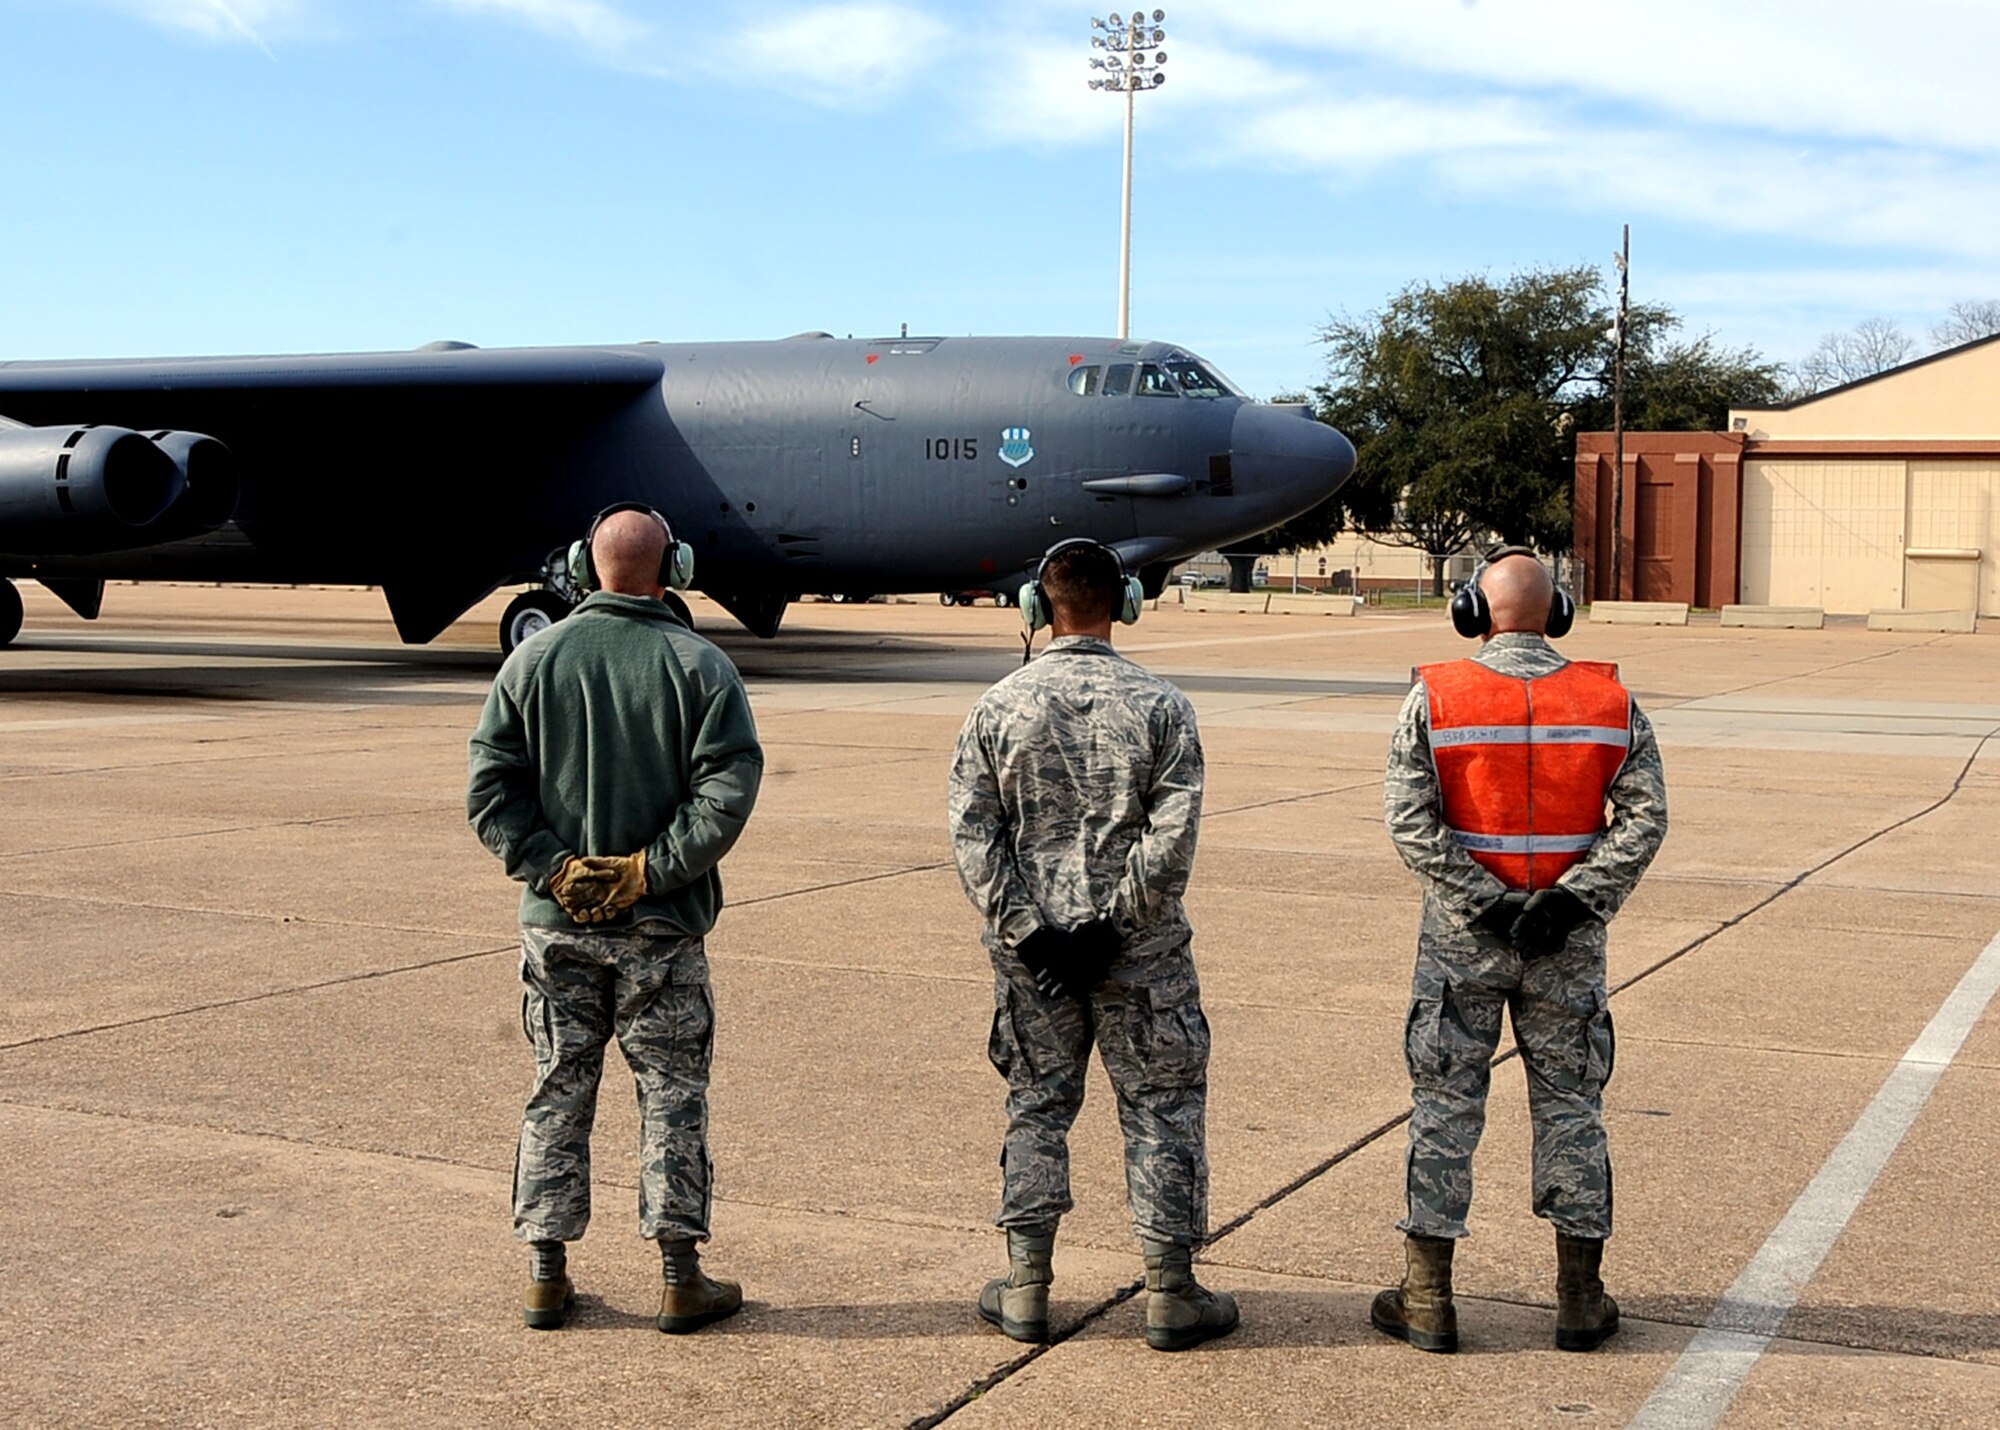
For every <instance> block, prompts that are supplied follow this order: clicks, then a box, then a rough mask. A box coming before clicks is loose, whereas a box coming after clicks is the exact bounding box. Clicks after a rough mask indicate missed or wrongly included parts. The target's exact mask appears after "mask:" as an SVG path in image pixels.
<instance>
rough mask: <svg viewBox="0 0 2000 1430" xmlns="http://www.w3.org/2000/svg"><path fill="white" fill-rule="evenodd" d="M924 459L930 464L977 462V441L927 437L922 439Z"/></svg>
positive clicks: (975, 439) (961, 438) (963, 438)
mask: <svg viewBox="0 0 2000 1430" xmlns="http://www.w3.org/2000/svg"><path fill="white" fill-rule="evenodd" d="M924 458H925V460H926V461H931V462H976V461H978V460H979V439H978V438H977V437H927V438H925V439H924Z"/></svg>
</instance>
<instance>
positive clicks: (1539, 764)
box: [1419, 660, 1632, 889]
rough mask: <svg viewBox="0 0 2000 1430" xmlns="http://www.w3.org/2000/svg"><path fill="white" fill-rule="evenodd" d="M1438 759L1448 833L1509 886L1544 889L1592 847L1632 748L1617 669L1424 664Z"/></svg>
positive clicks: (1627, 702)
mask: <svg viewBox="0 0 2000 1430" xmlns="http://www.w3.org/2000/svg"><path fill="white" fill-rule="evenodd" d="M1419 675H1420V677H1421V679H1422V680H1423V682H1424V686H1425V689H1426V692H1427V694H1428V696H1429V706H1430V724H1431V729H1430V744H1431V759H1432V761H1433V762H1434V763H1435V765H1436V767H1437V772H1438V788H1439V792H1440V794H1441V795H1442V796H1443V800H1444V822H1445V824H1446V826H1447V828H1448V829H1449V832H1450V834H1451V837H1452V838H1453V840H1454V841H1456V842H1457V843H1458V844H1459V846H1460V847H1462V848H1463V849H1465V851H1466V852H1467V853H1468V854H1470V855H1471V856H1472V857H1473V858H1474V859H1475V860H1476V861H1478V863H1479V864H1480V865H1481V866H1483V867H1484V868H1486V869H1487V870H1489V871H1491V872H1492V874H1493V875H1494V877H1495V878H1497V879H1499V880H1500V881H1501V882H1502V883H1503V884H1505V885H1507V887H1509V888H1510V889H1545V888H1547V887H1549V886H1550V885H1551V884H1553V883H1555V882H1556V880H1557V879H1559V878H1560V877H1561V876H1562V875H1563V873H1564V872H1565V871H1566V870H1568V869H1570V868H1571V867H1573V866H1574V865H1575V864H1576V863H1577V861H1578V860H1580V859H1582V858H1583V857H1584V855H1585V854H1587V853H1588V852H1589V851H1590V849H1591V847H1592V846H1593V845H1595V844H1596V842H1597V839H1598V836H1599V835H1600V834H1602V833H1603V830H1604V801H1605V796H1606V794H1607V793H1608V792H1609V790H1610V787H1611V781H1612V780H1613V779H1614V778H1615V777H1616V776H1617V773H1618V771H1619V769H1620V768H1621V767H1622V766H1623V764H1624V762H1625V757H1626V755H1627V753H1628V752H1629V751H1630V749H1631V744H1632V698H1631V696H1630V695H1628V694H1627V693H1626V691H1625V687H1624V686H1622V685H1620V684H1619V683H1618V675H1617V669H1616V667H1614V666H1609V665H1600V664H1596V663H1593V662H1588V661H1572V662H1570V663H1569V664H1567V665H1564V666H1563V667H1561V668H1560V669H1558V670H1555V671H1552V672H1550V673H1549V674H1548V675H1545V676H1538V677H1536V678H1534V679H1525V678H1522V677H1519V676H1512V675H1503V674H1501V673H1500V672H1499V671H1496V670H1493V669H1491V668H1489V667H1487V666H1484V665H1481V664H1480V663H1479V662H1477V661H1472V660H1458V661H1450V662H1447V663H1445V664H1442V665H1431V666H1424V667H1423V668H1422V669H1421V670H1420V671H1419Z"/></svg>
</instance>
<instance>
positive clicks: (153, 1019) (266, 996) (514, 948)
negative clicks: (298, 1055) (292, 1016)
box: [0, 943, 520, 1053]
mask: <svg viewBox="0 0 2000 1430" xmlns="http://www.w3.org/2000/svg"><path fill="white" fill-rule="evenodd" d="M519 951H520V945H519V944H515V943H510V944H506V945H503V946H502V947H500V948H482V949H477V950H475V951H473V952H471V953H453V954H447V955H445V956H444V957H442V958H432V959H426V960H424V961H423V962H421V963H403V964H397V965H396V966H395V967H393V968H371V969H368V970H366V971H365V972H361V973H347V974H342V975H341V976H340V977H338V978H324V979H321V980H320V981H318V982H316V983H300V984H295V985H293V986H292V987H289V988H268V989H266V990H264V991H263V992H262V993H245V994H244V995H242V996H241V997H239V998H218V999H216V1000H215V1001H214V1002H210V1003H197V1004H194V1005H192V1006H191V1007H186V1008H169V1009H166V1010H164V1011H162V1012H158V1013H145V1014H141V1015H140V1016H139V1017H136V1018H123V1019H120V1020H118V1021H116V1022H111V1023H97V1024H94V1025H92V1026H91V1027H88V1028H69V1029H65V1030H64V1031H63V1032H60V1033H44V1034H41V1035H40V1036H38V1037H33V1038H22V1039H21V1040H19V1041H18V1042H12V1043H0V1053H9V1052H14V1051H15V1050H17V1049H20V1048H32V1047H39V1046H41V1045H43V1044H46V1043H60V1042H63V1041H65V1040H67V1039H70V1038H82V1037H88V1036H89V1035H91V1034H92V1033H109V1032H114V1031H116V1030H118V1029H120V1028H136V1027H139V1026H141V1025H142V1024H146V1023H164V1022H167V1021H168V1020H170V1019H174V1018H187V1017H192V1016H193V1015H194V1014H196V1013H213V1012H215V1011H216V1010H217V1009H220V1008H240V1007H242V1006H243V1005H244V1004H246V1003H263V1002H268V1001H269V1000H271V999H273V998H291V997H296V996H297V995H299V994H301V993H315V992H318V991H319V990H320V989H322V988H338V987H341V986H343V985H345V984H350V983H367V982H370V981H371V980H374V979H378V978H394V977H397V976H398V975H400V974H405V973H420V972H422V971H424V970H425V969H430V968H443V967H445V966H447V965H449V964H453V963H467V962H470V961H471V960H473V959H475V958H492V957H494V956H495V955H497V954H502V953H517V952H519Z"/></svg>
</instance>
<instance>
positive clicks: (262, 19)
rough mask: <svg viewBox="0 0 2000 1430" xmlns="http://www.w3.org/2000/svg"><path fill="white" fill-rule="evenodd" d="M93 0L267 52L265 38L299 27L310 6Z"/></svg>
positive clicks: (294, 0)
mask: <svg viewBox="0 0 2000 1430" xmlns="http://www.w3.org/2000/svg"><path fill="white" fill-rule="evenodd" d="M93 3H95V4H98V5H102V6H106V7H108V8H110V9H113V10H122V11H124V12H125V13H127V14H129V15H136V16H138V17H139V18H140V19H142V20H145V21H148V22H150V23H151V24H155V25H159V26H162V27H163V28H166V29H170V30H181V31H184V32H185V33H187V34H190V35H194V36H196V37H198V38H200V39H203V40H208V41H210V42H211V43H218V44H248V45H254V46H256V47H257V48H258V49H260V50H262V51H263V52H264V53H265V54H267V55H268V54H270V53H271V48H270V44H269V41H271V40H274V39H280V38H285V37H288V36H290V35H292V34H293V33H295V32H297V31H299V30H300V29H302V28H303V27H304V25H305V22H307V20H308V19H309V10H310V6H309V5H308V3H307V0H93Z"/></svg>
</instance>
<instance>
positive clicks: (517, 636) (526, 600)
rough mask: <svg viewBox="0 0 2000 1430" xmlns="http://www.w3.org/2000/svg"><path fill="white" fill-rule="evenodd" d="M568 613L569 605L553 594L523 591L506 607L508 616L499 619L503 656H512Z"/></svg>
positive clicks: (550, 592) (551, 592)
mask: <svg viewBox="0 0 2000 1430" xmlns="http://www.w3.org/2000/svg"><path fill="white" fill-rule="evenodd" d="M569 612H570V605H569V602H567V601H565V600H564V599H563V598H562V597H560V596H558V595H557V594H556V593H555V592H553V591H523V592H522V593H521V594H520V595H518V596H516V597H515V598H514V599H513V600H511V601H509V602H508V603H507V611H506V614H504V615H502V616H501V617H500V654H502V655H512V654H513V653H514V649H515V647H517V646H518V645H520V644H521V642H522V641H524V640H526V639H527V638H528V637H529V636H532V635H534V634H536V633H537V632H539V631H545V630H547V629H548V628H549V627H550V626H552V625H554V624H555V623H556V622H557V621H559V620H561V619H562V618H563V617H564V616H566V615H568V614H569Z"/></svg>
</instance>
